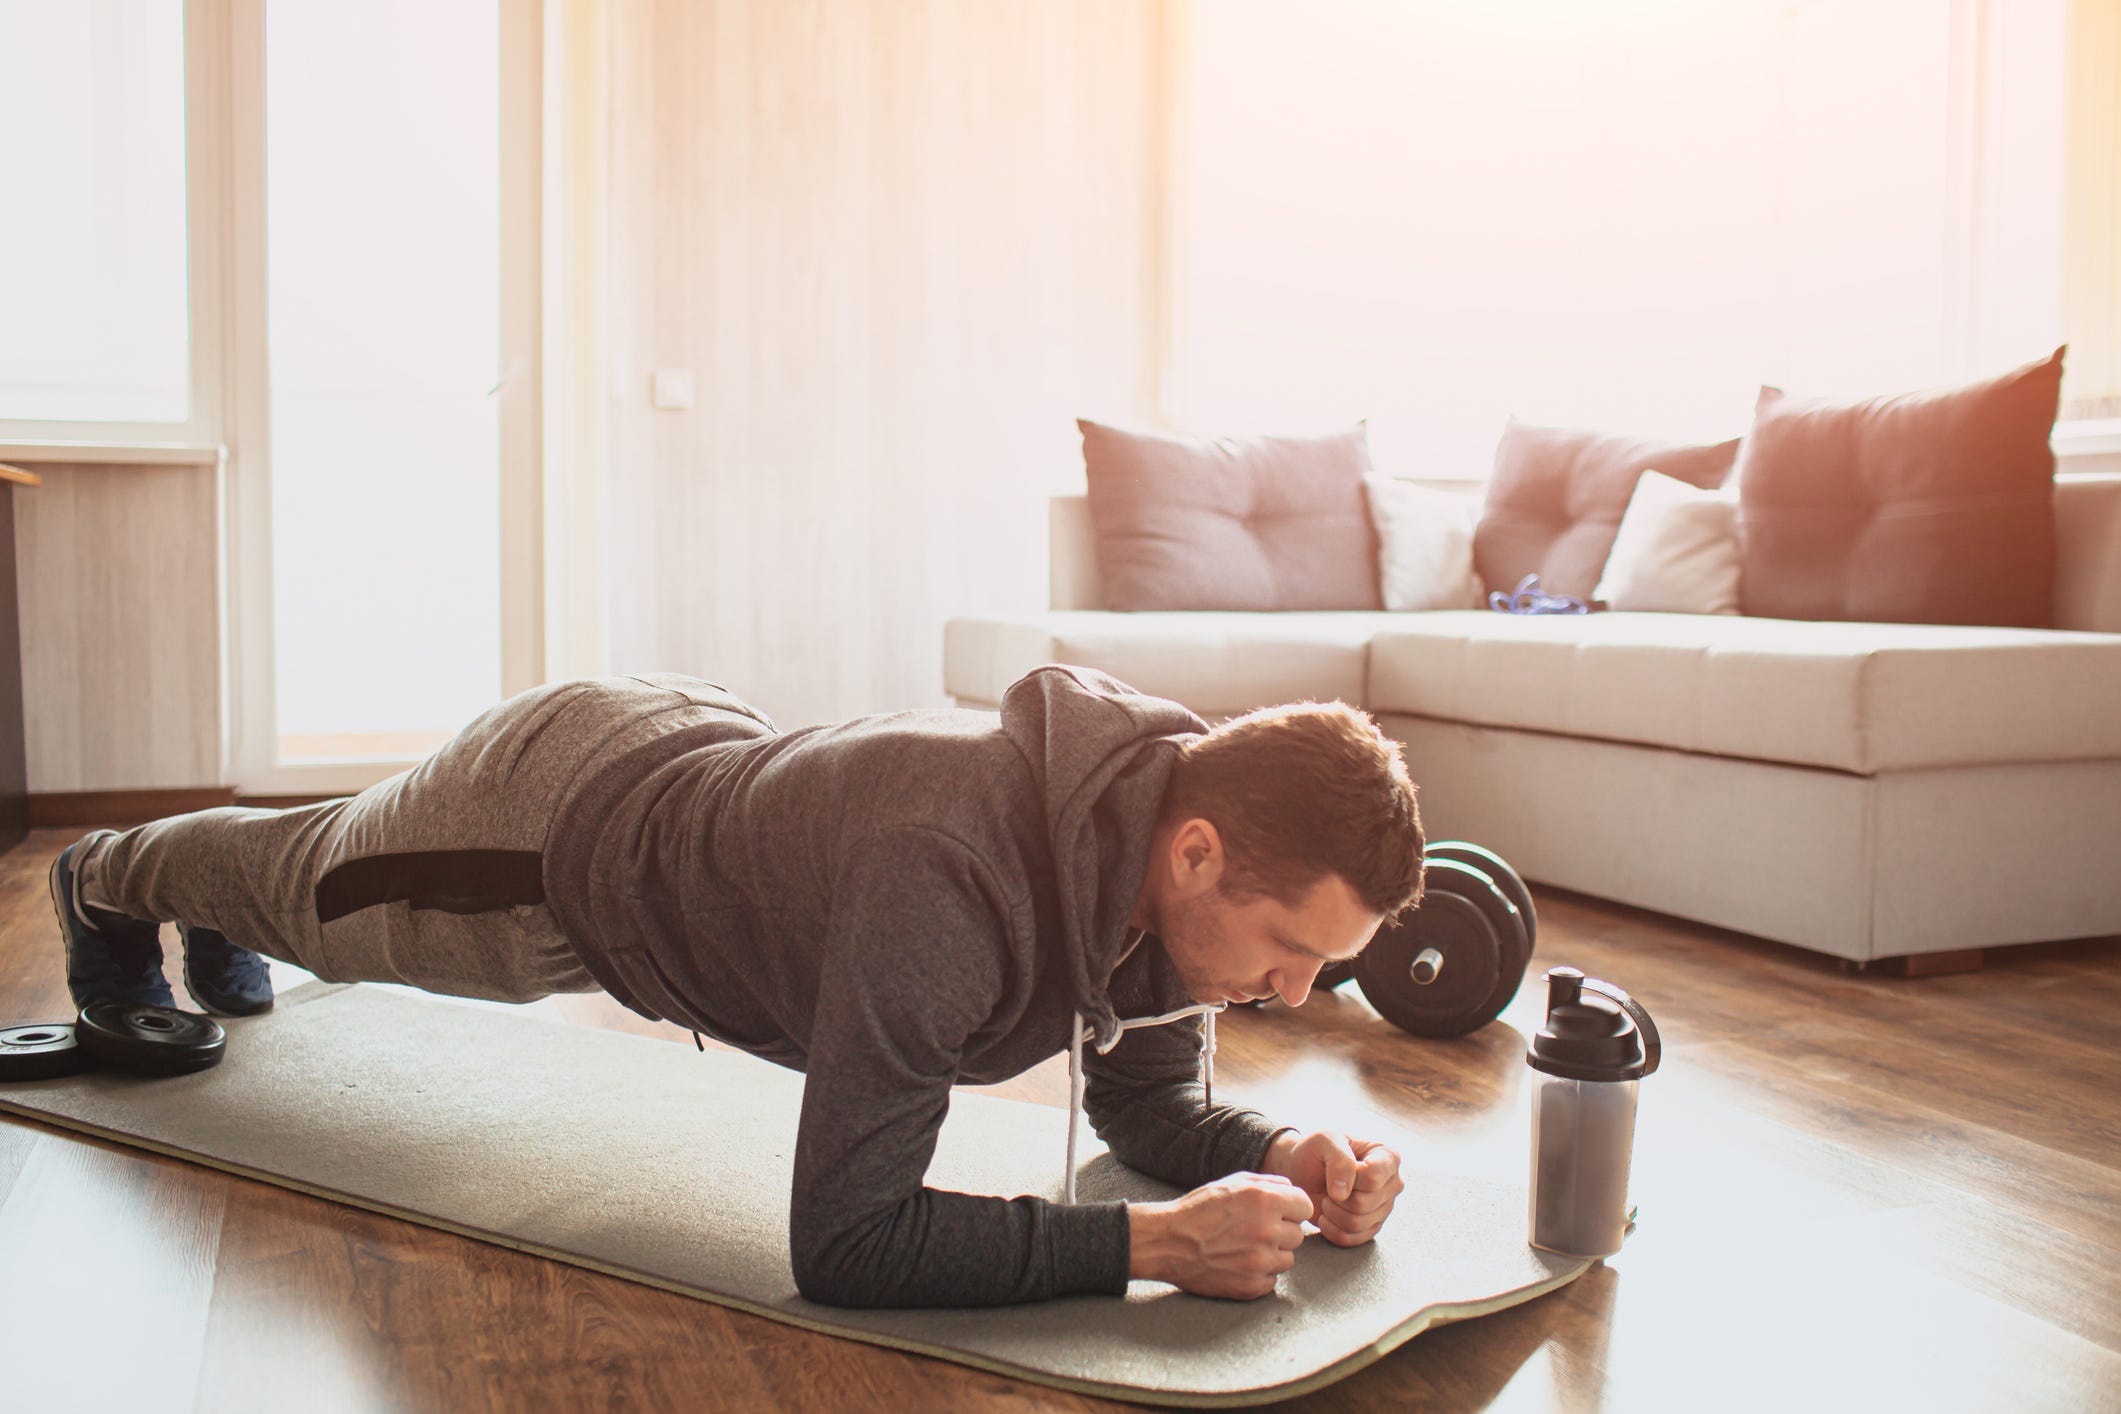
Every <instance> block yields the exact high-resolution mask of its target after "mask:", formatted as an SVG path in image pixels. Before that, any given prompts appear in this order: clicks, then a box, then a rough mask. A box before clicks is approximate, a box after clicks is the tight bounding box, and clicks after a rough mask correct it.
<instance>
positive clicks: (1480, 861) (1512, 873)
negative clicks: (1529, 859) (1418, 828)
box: [1423, 840, 1539, 962]
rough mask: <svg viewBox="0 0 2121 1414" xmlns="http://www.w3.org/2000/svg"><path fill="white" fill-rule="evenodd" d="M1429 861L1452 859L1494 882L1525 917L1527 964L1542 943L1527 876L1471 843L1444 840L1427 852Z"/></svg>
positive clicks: (1425, 853) (1488, 851)
mask: <svg viewBox="0 0 2121 1414" xmlns="http://www.w3.org/2000/svg"><path fill="white" fill-rule="evenodd" d="M1423 853H1424V855H1425V857H1427V858H1429V859H1449V860H1455V861H1456V862H1457V863H1460V864H1470V865H1472V866H1473V867H1474V868H1475V869H1478V870H1479V871H1480V872H1481V873H1483V874H1485V875H1487V876H1488V878H1489V879H1491V880H1492V881H1494V884H1495V887H1496V888H1498V889H1501V890H1502V894H1503V897H1504V898H1507V899H1508V900H1509V901H1510V904H1511V906H1512V907H1514V908H1515V909H1516V910H1517V911H1518V913H1519V914H1521V915H1523V918H1524V955H1525V959H1526V961H1528V962H1529V961H1530V960H1531V957H1532V948H1533V946H1534V945H1535V944H1536V943H1538V941H1539V910H1537V909H1535V908H1533V907H1532V891H1531V889H1529V888H1527V887H1526V886H1525V881H1524V876H1523V875H1521V874H1519V873H1518V872H1517V871H1516V870H1515V869H1512V868H1511V867H1510V862H1509V861H1508V860H1506V859H1504V858H1503V857H1502V856H1501V855H1499V854H1497V853H1496V852H1495V851H1494V850H1492V849H1487V848H1484V847H1483V846H1481V845H1477V844H1474V843H1472V842H1471V841H1470V840H1440V841H1438V842H1437V843H1435V844H1432V845H1430V846H1429V847H1428V849H1427V850H1425V851H1423Z"/></svg>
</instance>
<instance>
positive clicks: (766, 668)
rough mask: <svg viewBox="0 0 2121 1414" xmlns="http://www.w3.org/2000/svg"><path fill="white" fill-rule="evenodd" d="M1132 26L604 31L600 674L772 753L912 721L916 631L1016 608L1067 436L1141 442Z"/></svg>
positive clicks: (676, 26) (1147, 53)
mask: <svg viewBox="0 0 2121 1414" xmlns="http://www.w3.org/2000/svg"><path fill="white" fill-rule="evenodd" d="M1160 23H1161V19H1160V7H1158V6H1156V5H1142V4H1138V3H1135V0H1082V2H1081V3H1070V4H1066V5H1053V4H1042V3H1031V0H1012V2H1011V3H995V0H927V3H908V2H907V0H891V2H890V3H881V2H880V3H873V4H851V3H843V2H842V3H830V4H825V3H807V4H806V3H789V0H655V3H650V4H642V5H638V6H633V5H628V6H620V7H615V11H614V16H613V25H614V30H613V35H612V51H613V57H614V72H613V90H614V95H615V97H614V111H613V113H612V146H611V163H612V166H611V190H612V208H611V209H612V225H611V267H612V268H611V298H612V331H611V332H612V349H613V357H614V370H613V398H614V401H613V405H612V414H613V416H612V423H611V426H612V461H611V489H610V499H611V505H610V522H609V524H610V533H609V540H608V547H609V552H608V564H609V566H610V572H609V600H608V606H609V613H610V634H609V642H610V644H611V646H612V660H613V661H612V666H613V667H614V668H615V669H617V670H620V671H641V670H648V669H665V670H671V671H682V672H692V673H697V674H700V675H702V676H706V677H709V678H712V679H714V680H716V681H719V682H723V683H726V684H727V685H728V686H730V687H731V688H733V689H735V690H737V691H738V692H740V693H742V694H744V695H746V696H747V697H749V698H750V699H751V700H753V701H755V702H757V703H758V704H759V705H760V706H762V707H764V708H765V709H766V710H767V711H768V712H770V713H772V714H773V715H774V716H775V717H776V718H778V719H779V720H780V721H781V722H782V724H783V725H784V726H786V725H796V724H801V723H805V722H812V721H819V720H829V719H834V718H838V717H843V716H849V715H854V714H857V713H862V712H870V711H880V710H887V709H896V708H902V707H911V706H921V705H931V704H933V705H940V704H942V703H944V702H945V701H946V699H945V697H944V694H943V691H942V671H941V656H942V624H943V622H944V620H945V619H947V618H949V617H950V616H952V615H954V614H959V613H967V612H979V611H988V610H1000V609H1008V608H1041V607H1043V606H1044V603H1045V567H1044V566H1045V498H1046V497H1047V496H1048V495H1050V494H1052V493H1054V492H1057V491H1064V490H1068V489H1072V488H1075V487H1078V486H1079V485H1080V483H1081V477H1082V471H1081V453H1080V446H1079V442H1078V440H1077V437H1076V432H1075V427H1074V419H1075V418H1076V417H1077V416H1079V415H1080V416H1092V417H1098V418H1102V419H1109V420H1117V421H1123V422H1127V421H1131V422H1146V421H1148V420H1149V418H1150V415H1151V407H1152V400H1153V394H1154V373H1155V371H1154V362H1155V358H1156V343H1157V339H1156V328H1157V325H1156V317H1155V316H1156V310H1155V300H1156V291H1155V288H1154V284H1155V271H1156V261H1155V255H1156V240H1157V209H1156V192H1155V177H1156V162H1157V157H1158V151H1159V139H1158V136H1157V121H1156V108H1155V104H1154V98H1155V83H1156V70H1157V65H1158V45H1159V26H1160ZM656 368H687V369H691V370H693V372H694V373H695V375H696V379H697V386H698V402H697V405H696V406H695V407H694V408H693V409H691V410H688V411H668V410H656V409H654V408H652V407H650V406H649V397H648V389H649V381H650V375H651V373H652V371H653V370H654V369H656Z"/></svg>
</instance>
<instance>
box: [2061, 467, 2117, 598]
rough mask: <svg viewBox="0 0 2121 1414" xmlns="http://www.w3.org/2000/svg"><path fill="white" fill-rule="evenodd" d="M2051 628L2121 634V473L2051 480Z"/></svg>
mask: <svg viewBox="0 0 2121 1414" xmlns="http://www.w3.org/2000/svg"><path fill="white" fill-rule="evenodd" d="M2055 627H2056V628H2074V629H2086V630H2090V631H2092V632H2096V633H2121V475H2104V474H2102V475H2096V476H2070V477H2057V478H2056V479H2055Z"/></svg>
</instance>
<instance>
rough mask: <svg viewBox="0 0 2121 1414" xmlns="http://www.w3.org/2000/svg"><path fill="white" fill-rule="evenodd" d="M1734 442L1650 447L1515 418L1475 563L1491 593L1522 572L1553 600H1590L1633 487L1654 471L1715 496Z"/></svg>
mask: <svg viewBox="0 0 2121 1414" xmlns="http://www.w3.org/2000/svg"><path fill="white" fill-rule="evenodd" d="M1737 452H1738V443H1737V442H1736V441H1730V442H1717V443H1715V444H1713V445H1708V446H1693V445H1688V444H1685V443H1676V442H1646V441H1641V440H1639V439H1637V438H1632V437H1615V436H1609V435H1607V434H1605V433H1600V432H1584V431H1579V430H1576V429H1573V428H1565V427H1534V426H1532V425H1531V424H1529V423H1523V422H1518V421H1516V420H1514V419H1512V420H1511V422H1510V424H1509V425H1508V426H1507V427H1506V428H1505V429H1504V430H1503V434H1502V441H1501V442H1500V443H1499V444H1498V445H1497V446H1496V448H1495V472H1494V475H1493V476H1492V477H1490V478H1489V480H1488V502H1487V506H1486V508H1485V509H1484V510H1482V512H1481V515H1480V529H1479V531H1478V533H1477V534H1476V535H1475V536H1474V541H1473V558H1474V563H1475V564H1476V565H1477V566H1478V568H1479V570H1480V578H1481V580H1482V582H1484V583H1485V584H1486V585H1487V587H1488V588H1489V589H1491V590H1493V589H1500V590H1504V591H1508V590H1511V589H1514V588H1516V587H1517V581H1519V580H1520V579H1523V578H1524V577H1525V576H1526V575H1528V574H1536V575H1538V576H1539V585H1540V588H1542V589H1544V590H1546V591H1547V592H1548V593H1549V594H1575V595H1579V596H1581V597H1583V598H1589V597H1590V595H1591V591H1592V589H1593V588H1594V587H1596V585H1597V583H1598V575H1599V571H1601V570H1603V569H1604V568H1605V561H1606V555H1607V553H1608V552H1609V551H1610V550H1611V549H1612V548H1613V537H1614V535H1615V534H1616V533H1618V532H1619V530H1620V518H1621V516H1622V515H1623V514H1625V513H1626V511H1627V508H1628V499H1629V498H1630V497H1631V496H1633V495H1634V494H1635V479H1636V478H1637V477H1638V476H1640V475H1642V473H1643V472H1645V471H1647V470H1649V469H1650V468H1652V467H1655V468H1656V469H1657V470H1659V471H1661V472H1663V473H1664V474H1665V475H1666V476H1672V477H1677V478H1678V479H1679V480H1681V481H1684V482H1686V483H1687V484H1688V485H1690V486H1699V487H1701V488H1703V489H1705V490H1713V489H1714V488H1716V487H1718V486H1721V485H1722V484H1723V479H1724V477H1725V476H1727V475H1729V474H1730V470H1731V462H1732V460H1733V458H1734V457H1735V456H1736V455H1737Z"/></svg>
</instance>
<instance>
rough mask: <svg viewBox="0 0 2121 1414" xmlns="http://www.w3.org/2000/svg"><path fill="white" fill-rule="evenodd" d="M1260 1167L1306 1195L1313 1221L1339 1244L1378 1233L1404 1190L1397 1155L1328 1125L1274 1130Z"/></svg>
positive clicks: (1360, 1241)
mask: <svg viewBox="0 0 2121 1414" xmlns="http://www.w3.org/2000/svg"><path fill="white" fill-rule="evenodd" d="M1261 1166H1262V1167H1263V1168H1265V1169H1266V1170H1267V1171H1268V1172H1269V1173H1275V1174H1280V1175H1281V1176H1282V1177H1283V1178H1286V1179H1288V1180H1289V1181H1290V1182H1291V1183H1293V1184H1295V1185H1296V1186H1297V1187H1298V1188H1301V1189H1302V1190H1303V1191H1304V1192H1305V1193H1306V1194H1307V1195H1309V1197H1310V1199H1311V1202H1312V1204H1313V1205H1314V1206H1315V1207H1316V1208H1317V1211H1318V1215H1317V1217H1315V1218H1314V1219H1312V1221H1314V1222H1316V1223H1317V1224H1318V1230H1319V1232H1320V1233H1321V1234H1323V1235H1324V1237H1325V1239H1326V1241H1328V1242H1331V1243H1333V1244H1335V1245H1336V1246H1340V1247H1359V1246H1361V1245H1362V1244H1363V1243H1365V1242H1368V1241H1369V1240H1370V1239H1371V1238H1373V1237H1375V1236H1377V1230H1378V1229H1379V1228H1381V1227H1383V1226H1384V1223H1385V1219H1386V1218H1388V1217H1390V1216H1391V1214H1392V1204H1393V1202H1394V1201H1395V1200H1397V1199H1398V1197H1399V1195H1400V1194H1401V1193H1402V1192H1403V1191H1404V1190H1405V1189H1406V1185H1405V1184H1404V1183H1402V1182H1400V1179H1399V1155H1397V1154H1395V1153H1393V1152H1392V1151H1391V1150H1390V1149H1387V1148H1386V1147H1385V1146H1384V1145H1382V1144H1377V1143H1373V1142H1371V1141H1370V1140H1368V1139H1350V1138H1349V1137H1348V1136H1347V1135H1345V1134H1340V1133H1337V1132H1335V1131H1333V1130H1330V1129H1322V1130H1316V1131H1314V1132H1312V1133H1310V1134H1292V1133H1288V1132H1286V1131H1285V1132H1283V1133H1281V1134H1277V1135H1276V1136H1275V1137H1274V1142H1273V1143H1272V1144H1269V1145H1268V1146H1267V1157H1266V1159H1265V1161H1264V1162H1263V1163H1262V1165H1261Z"/></svg>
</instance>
